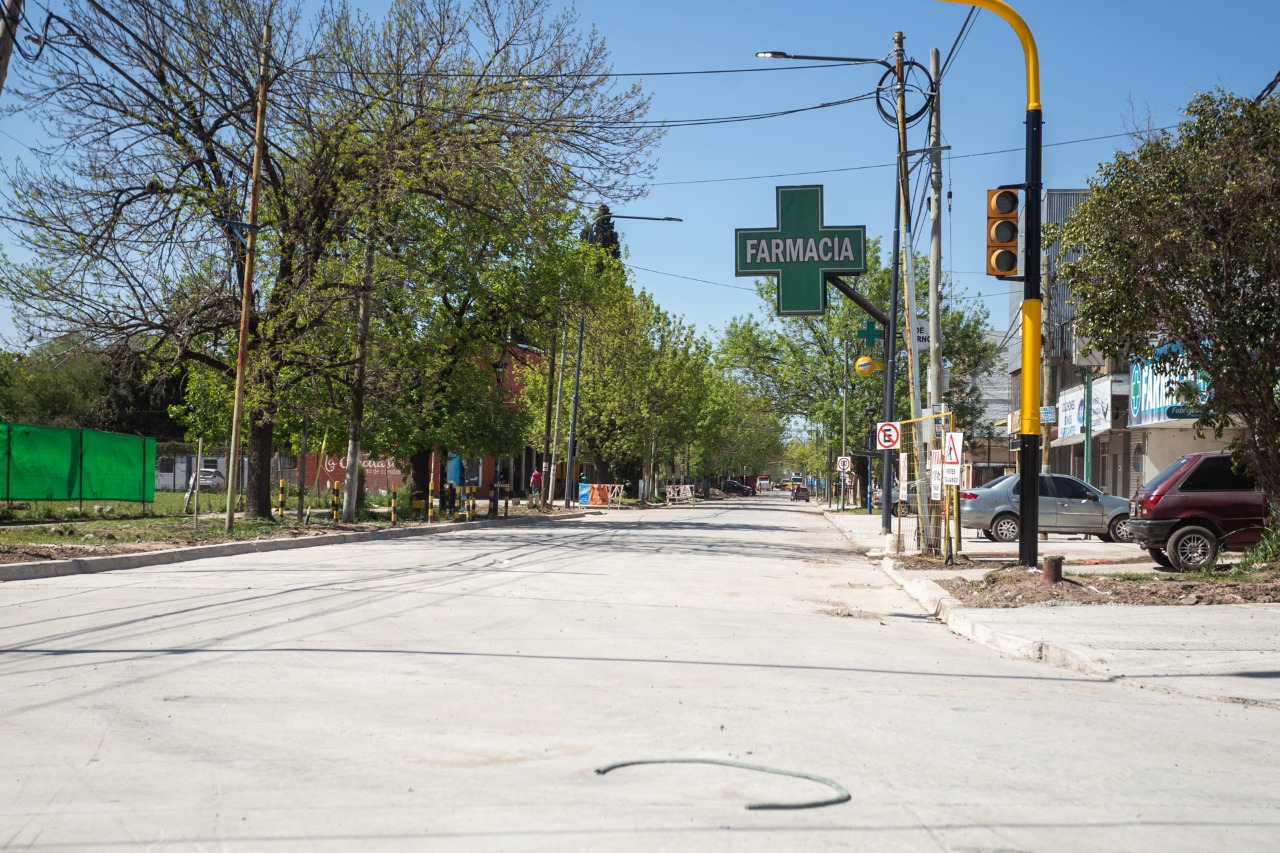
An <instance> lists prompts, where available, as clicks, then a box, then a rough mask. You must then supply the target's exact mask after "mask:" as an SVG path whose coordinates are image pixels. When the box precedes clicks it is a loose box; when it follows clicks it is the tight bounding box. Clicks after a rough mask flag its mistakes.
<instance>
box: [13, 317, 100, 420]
mask: <svg viewBox="0 0 1280 853" xmlns="http://www.w3.org/2000/svg"><path fill="white" fill-rule="evenodd" d="M0 365H2V367H0V376H2V378H0V416H3V418H4V420H7V421H13V422H17V423H27V424H35V425H38V426H55V427H92V426H95V425H96V424H95V423H94V422H93V420H92V415H93V410H94V406H95V404H96V403H97V401H98V398H99V396H100V395H101V393H102V380H103V376H104V375H105V373H106V365H107V361H106V359H105V358H104V357H103V356H102V354H101V353H98V352H92V351H88V350H86V349H85V348H84V347H83V346H82V345H81V342H80V341H78V340H76V339H75V338H74V337H63V338H59V339H57V340H53V341H50V342H49V343H47V344H42V345H40V346H38V347H35V348H34V349H33V350H32V351H31V352H29V353H25V354H24V353H8V354H5V355H4V356H0Z"/></svg>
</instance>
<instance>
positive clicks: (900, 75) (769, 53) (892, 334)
mask: <svg viewBox="0 0 1280 853" xmlns="http://www.w3.org/2000/svg"><path fill="white" fill-rule="evenodd" d="M893 44H894V61H893V62H892V63H890V62H889V61H887V60H884V59H869V58H866V57H858V56H811V55H806V54H799V53H787V52H785V51H781V50H764V51H760V52H758V53H757V54H756V56H757V57H758V58H760V59H800V60H807V61H815V62H847V63H849V64H850V65H879V66H881V67H882V68H884V69H886V71H887V72H890V73H892V74H893V75H894V76H895V77H896V78H897V86H896V89H897V99H896V100H897V103H896V109H895V115H894V124H895V125H896V126H897V130H898V176H897V182H898V191H897V193H896V194H895V198H894V215H893V279H892V285H891V287H890V292H889V316H888V320H889V322H888V323H887V324H886V325H887V328H886V329H885V337H886V340H885V359H884V361H885V370H884V419H885V420H886V421H892V420H893V419H894V404H893V393H894V388H895V387H896V385H897V349H898V339H897V335H898V282H899V280H900V274H901V270H900V264H901V262H900V257H899V255H900V247H901V233H900V230H899V229H900V228H901V226H902V223H903V222H904V221H905V222H906V223H907V229H908V230H907V234H908V236H910V233H911V232H910V228H911V200H910V198H908V195H907V193H908V191H909V188H910V184H909V183H908V182H907V124H908V123H909V122H911V121H914V120H915V119H916V118H919V116H920V115H923V113H924V110H925V109H926V108H927V107H928V105H929V101H926V105H925V107H923V108H921V109H920V110H919V111H917V112H916V113H913V114H912V115H910V116H908V115H907V112H906V103H905V100H906V86H907V75H906V66H905V65H904V59H903V49H902V33H900V32H899V33H894V35H893ZM885 76H888V74H887V73H886V75H885ZM881 79H882V80H883V79H884V78H883V77H882V78H881ZM876 104H877V106H879V100H878V99H877V101H876ZM881 115H882V116H884V117H885V118H886V120H887V119H888V115H887V114H886V113H885V111H884V110H883V109H882V110H881ZM907 275H908V282H907V283H908V287H910V284H911V279H910V276H911V268H910V265H908V268H907ZM842 292H845V293H846V295H850V296H851V294H849V293H848V292H847V291H844V290H843V288H842ZM912 387H913V390H914V385H913V386H912ZM916 408H919V407H918V401H917V406H916ZM883 465H884V473H883V474H882V479H883V480H884V484H885V485H886V486H887V485H888V482H889V476H890V475H889V472H890V471H892V470H893V451H892V450H886V451H884V457H883ZM882 503H883V506H882V510H881V519H880V532H881V533H883V534H885V535H889V534H891V533H892V532H893V517H892V515H891V513H890V511H889V502H888V501H887V500H885V501H883V502H882Z"/></svg>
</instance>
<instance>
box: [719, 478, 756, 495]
mask: <svg viewBox="0 0 1280 853" xmlns="http://www.w3.org/2000/svg"><path fill="white" fill-rule="evenodd" d="M720 491H722V492H724V493H725V494H726V495H741V496H743V497H747V496H750V495H754V494H755V493H756V490H755V489H753V488H751V487H750V486H748V485H747V484H746V483H739V482H738V481H737V480H725V481H724V486H723V487H722V488H721V489H720Z"/></svg>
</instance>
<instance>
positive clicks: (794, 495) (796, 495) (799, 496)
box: [791, 486, 809, 503]
mask: <svg viewBox="0 0 1280 853" xmlns="http://www.w3.org/2000/svg"><path fill="white" fill-rule="evenodd" d="M791 500H793V501H804V502H805V503H808V502H809V487H808V486H793V487H792V489H791Z"/></svg>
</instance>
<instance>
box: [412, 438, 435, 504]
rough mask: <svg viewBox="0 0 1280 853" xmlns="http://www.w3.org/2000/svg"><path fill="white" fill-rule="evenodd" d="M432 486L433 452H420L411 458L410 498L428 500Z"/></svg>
mask: <svg viewBox="0 0 1280 853" xmlns="http://www.w3.org/2000/svg"><path fill="white" fill-rule="evenodd" d="M430 484H431V451H430V450H419V451H418V452H417V453H414V454H413V455H411V456H410V457H409V498H410V499H411V500H415V501H421V500H426V497H427V489H428V487H429V486H430Z"/></svg>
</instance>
